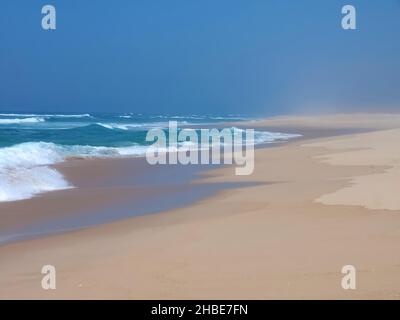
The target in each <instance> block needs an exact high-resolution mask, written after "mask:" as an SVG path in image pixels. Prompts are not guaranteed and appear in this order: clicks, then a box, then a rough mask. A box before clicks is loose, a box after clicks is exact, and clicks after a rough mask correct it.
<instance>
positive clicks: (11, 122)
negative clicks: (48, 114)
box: [0, 117, 45, 124]
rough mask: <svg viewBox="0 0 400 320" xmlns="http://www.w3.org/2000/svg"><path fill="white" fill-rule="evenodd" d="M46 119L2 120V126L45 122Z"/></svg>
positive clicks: (0, 121)
mask: <svg viewBox="0 0 400 320" xmlns="http://www.w3.org/2000/svg"><path fill="white" fill-rule="evenodd" d="M44 121H45V119H44V118H40V117H32V118H22V119H20V118H15V119H0V124H23V123H38V122H44Z"/></svg>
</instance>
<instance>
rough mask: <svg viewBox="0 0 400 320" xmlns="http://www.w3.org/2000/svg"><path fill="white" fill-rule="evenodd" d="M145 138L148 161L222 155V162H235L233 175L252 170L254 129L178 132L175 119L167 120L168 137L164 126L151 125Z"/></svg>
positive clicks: (216, 159) (210, 159) (204, 160)
mask: <svg viewBox="0 0 400 320" xmlns="http://www.w3.org/2000/svg"><path fill="white" fill-rule="evenodd" d="M198 131H200V134H199V133H198ZM146 141H147V142H154V143H153V144H152V145H150V146H149V147H148V148H147V150H146V160H147V162H148V163H149V164H151V165H155V164H177V163H180V164H183V165H187V164H221V159H222V158H223V163H224V164H233V163H235V164H236V165H237V167H236V168H235V173H236V175H250V174H252V173H253V171H254V129H246V130H241V129H238V128H223V129H221V130H219V129H216V128H213V129H200V130H197V131H196V130H195V129H188V128H184V129H181V130H179V132H178V123H177V121H169V122H168V139H167V134H166V132H165V130H163V129H161V128H153V129H150V130H149V131H148V132H147V134H146ZM221 149H223V154H222V155H221Z"/></svg>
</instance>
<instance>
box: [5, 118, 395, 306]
mask: <svg viewBox="0 0 400 320" xmlns="http://www.w3.org/2000/svg"><path fill="white" fill-rule="evenodd" d="M346 117H347V118H346ZM368 118H369V120H368ZM285 119H286V120H285ZM285 119H280V120H279V123H278V124H277V123H276V122H275V123H271V121H272V122H274V121H276V120H266V121H265V122H259V123H257V126H261V127H266V128H271V127H274V128H276V129H277V130H278V131H284V132H285V130H284V128H292V129H293V130H305V131H306V130H312V131H313V132H315V133H316V134H315V135H313V136H312V137H305V138H303V139H302V140H298V141H294V142H290V143H286V144H283V145H279V146H275V147H273V148H265V149H257V150H256V153H255V164H256V167H255V172H254V174H253V175H251V176H247V177H246V176H235V175H234V168H232V167H224V168H219V169H215V170H212V171H209V172H207V174H206V175H205V177H204V178H202V179H201V181H202V182H203V183H206V184H212V183H251V184H250V185H246V186H245V187H243V188H234V189H228V190H226V189H225V190H220V191H218V192H217V193H216V194H214V195H213V196H209V197H207V198H203V199H201V200H198V201H195V202H194V203H193V204H191V205H188V206H185V207H182V208H179V209H173V210H168V211H166V212H160V213H157V214H152V215H143V216H137V217H132V218H129V219H123V220H120V221H116V222H112V223H107V224H103V225H99V226H94V227H91V228H87V229H84V230H76V231H72V232H67V233H63V234H58V235H52V236H47V237H41V238H39V239H33V240H27V241H19V242H15V243H11V244H7V245H3V246H0V259H1V264H0V275H1V276H0V298H40V299H52V298H61V299H69V298H75V299H88V298H95V299H102V298H110V299H190V298H194V299H196V298H206V299H224V298H226V299H249V298H253V299H280V298H289V299H310V298H317V299H329V298H335V299H372V298H375V299H399V298H400V256H399V255H398V254H397V252H399V250H400V204H399V203H397V202H396V201H395V199H397V195H396V194H397V192H396V190H394V189H393V181H397V180H396V177H397V165H398V163H400V155H399V154H398V152H397V151H394V150H395V149H396V148H398V142H399V139H400V131H399V130H392V129H393V128H396V127H397V128H400V121H399V119H400V118H399V117H394V116H391V117H388V116H386V115H374V116H372V117H371V116H370V115H368V116H365V117H364V116H360V115H347V116H344V115H341V116H336V117H326V116H325V117H322V116H320V117H309V118H304V117H301V118H296V117H293V118H285ZM285 121H286V122H285ZM357 121H358V122H357ZM249 125H251V124H249ZM254 126H255V125H254ZM280 129H282V130H280ZM327 129H329V130H331V129H332V130H334V131H336V133H334V134H333V135H332V134H330V135H329V137H326V136H325V137H318V133H317V132H318V131H319V132H321V133H320V135H321V136H323V134H322V132H324V130H327ZM343 129H346V130H347V129H348V130H359V132H360V133H352V134H348V132H343ZM305 131H304V132H305ZM364 131H368V132H364ZM298 132H299V131H298ZM343 133H347V134H345V135H343ZM368 150H369V151H368ZM365 159H368V161H365ZM87 163H89V161H87ZM110 166H111V167H114V165H112V164H111V163H110ZM65 170H66V171H65V173H66V175H67V176H71V177H72V175H73V172H78V171H75V170H76V169H74V168H73V167H71V168H66V169H65ZM68 170H70V172H69V173H68ZM91 170H92V172H93V179H102V178H99V177H101V174H100V172H103V171H104V170H103V169H100V168H96V167H95V166H93V168H92V169H91ZM96 170H98V171H96ZM115 170H118V169H117V166H115ZM85 171H87V170H85ZM89 171H90V170H89ZM96 172H97V173H96ZM107 172H109V171H107ZM114 174H115V173H113V172H112V171H111V172H110V176H114ZM78 176H79V178H80V179H82V182H81V183H83V184H85V183H87V184H89V185H90V183H95V184H96V185H98V184H100V185H101V181H94V180H91V182H90V181H87V180H86V179H85V178H83V176H81V175H80V174H78ZM360 177H364V178H360ZM77 179H78V178H77ZM393 179H394V180H393ZM106 180H107V181H108V180H109V178H107V179H106ZM117 180H118V179H117ZM253 183H258V184H253ZM376 183H379V186H380V188H382V189H383V190H384V191H385V192H384V193H381V194H380V193H377V192H375V191H374V189H371V188H370V187H369V186H372V185H374V184H376ZM127 184H128V185H129V179H128V181H127ZM149 192H150V193H152V192H153V191H151V190H149ZM112 193H113V194H114V192H112ZM115 193H117V192H115ZM118 194H121V196H122V195H123V192H121V193H119V192H118ZM371 194H372V195H373V196H375V202H374V203H376V201H379V206H371V203H370V198H371ZM383 194H384V195H385V196H382V195H383ZM53 195H54V196H55V195H56V193H54V194H53ZM355 195H357V196H355ZM387 195H389V196H387ZM77 197H78V195H75V196H74V197H72V196H71V198H70V199H67V200H64V201H66V202H65V204H67V203H68V205H71V206H77V207H79V201H78V200H77ZM93 199H96V200H97V201H104V203H109V201H110V200H109V199H107V197H106V196H105V194H104V198H103V196H101V195H99V194H97V195H93ZM38 201H39V200H38ZM59 201H61V200H59ZM115 201H116V202H115V203H118V202H119V201H120V200H119V199H116V200H115ZM55 202H56V200H55ZM82 202H88V201H87V200H86V201H82ZM89 202H91V201H89ZM42 205H43V202H42ZM34 210H35V212H36V210H40V205H39V204H38V207H37V209H36V208H35V209H34ZM32 211H33V210H32ZM49 214H50V211H49ZM10 219H11V218H10ZM11 220H12V219H11ZM45 264H52V265H54V266H55V267H56V269H57V289H56V290H54V291H44V290H43V289H42V288H41V287H40V283H41V279H42V275H41V274H40V271H41V268H42V266H43V265H45ZM349 264H350V265H354V266H355V267H356V270H357V289H356V290H343V288H342V287H341V279H342V277H343V274H341V268H342V267H343V266H344V265H349Z"/></svg>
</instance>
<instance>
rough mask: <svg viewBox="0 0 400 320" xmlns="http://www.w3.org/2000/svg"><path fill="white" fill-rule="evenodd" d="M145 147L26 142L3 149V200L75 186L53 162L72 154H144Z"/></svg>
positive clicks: (0, 160) (0, 154) (0, 169)
mask: <svg viewBox="0 0 400 320" xmlns="http://www.w3.org/2000/svg"><path fill="white" fill-rule="evenodd" d="M145 152H146V149H145V147H144V146H138V145H133V146H128V147H121V148H113V147H93V146H80V145H75V146H61V145H57V144H54V143H46V142H26V143H21V144H18V145H15V146H12V147H7V148H1V149H0V201H15V200H22V199H28V198H31V197H32V196H34V195H36V194H40V193H43V192H47V191H53V190H61V189H67V188H71V187H72V186H71V185H70V184H69V183H68V182H67V181H66V180H65V178H64V177H63V176H62V174H61V173H59V172H58V171H57V170H55V169H54V168H51V167H50V165H52V164H56V163H59V162H62V161H64V160H65V159H67V158H70V157H88V158H89V157H118V156H141V155H144V154H145Z"/></svg>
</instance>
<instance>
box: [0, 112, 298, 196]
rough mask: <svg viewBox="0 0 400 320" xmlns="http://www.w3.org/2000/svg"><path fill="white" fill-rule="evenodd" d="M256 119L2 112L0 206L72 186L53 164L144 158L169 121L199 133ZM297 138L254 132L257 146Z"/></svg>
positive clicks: (284, 134) (203, 116) (289, 135)
mask: <svg viewBox="0 0 400 320" xmlns="http://www.w3.org/2000/svg"><path fill="white" fill-rule="evenodd" d="M246 120H247V121H249V120H256V119H252V118H247V117H241V116H232V115H228V116H212V115H186V116H174V115H143V114H137V113H135V114H134V113H123V114H117V113H115V114H95V113H93V114H92V113H90V114H89V113H85V114H68V113H64V114H52V113H11V112H10V113H0V202H4V201H16V200H22V199H28V198H31V197H33V196H35V195H37V194H40V193H43V192H48V191H54V190H61V189H67V188H72V187H73V186H72V185H70V183H69V182H68V181H67V180H66V179H65V178H64V177H63V176H62V174H61V173H59V172H58V171H57V170H56V169H54V168H53V167H52V166H51V165H53V164H56V163H60V162H63V161H65V160H67V159H68V158H73V157H80V158H93V157H100V158H110V157H142V156H144V155H145V152H146V147H147V146H148V145H149V144H150V143H149V142H146V141H145V137H146V133H147V131H148V130H149V129H151V128H163V129H164V128H167V127H168V121H177V122H178V126H184V127H191V128H194V129H196V130H199V129H200V128H202V126H208V127H210V126H212V127H216V128H221V127H222V123H224V122H232V121H246ZM296 136H298V135H294V134H286V133H278V132H268V131H255V138H254V141H255V143H256V144H265V143H273V142H276V141H286V140H288V139H290V138H293V137H296Z"/></svg>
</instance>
